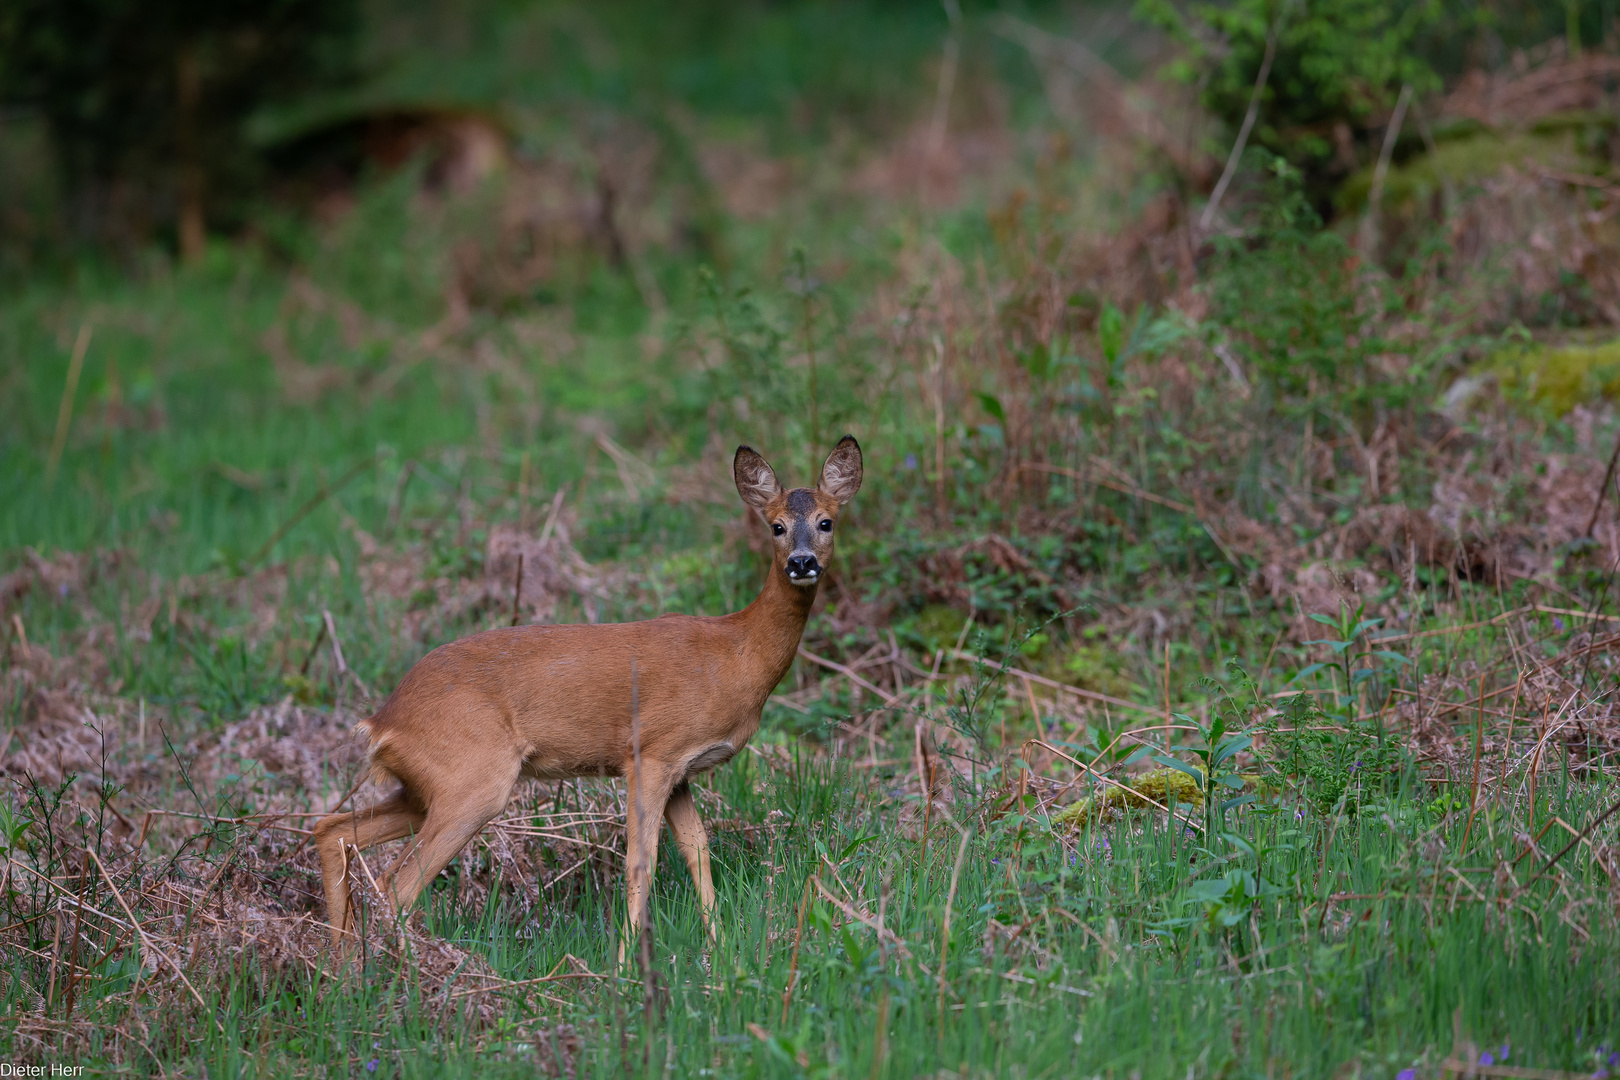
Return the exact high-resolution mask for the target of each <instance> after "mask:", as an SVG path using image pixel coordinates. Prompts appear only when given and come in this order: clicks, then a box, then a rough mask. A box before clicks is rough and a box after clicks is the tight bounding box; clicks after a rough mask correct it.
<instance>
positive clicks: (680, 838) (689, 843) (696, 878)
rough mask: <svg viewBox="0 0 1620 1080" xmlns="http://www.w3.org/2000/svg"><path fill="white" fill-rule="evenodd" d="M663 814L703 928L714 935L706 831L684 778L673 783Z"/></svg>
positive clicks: (690, 789)
mask: <svg viewBox="0 0 1620 1080" xmlns="http://www.w3.org/2000/svg"><path fill="white" fill-rule="evenodd" d="M664 818H665V820H667V821H668V822H669V831H670V832H672V833H674V834H675V846H676V847H677V848H679V849H680V852H681V855H682V857H683V858H685V859H686V868H687V869H688V870H690V871H692V885H693V887H694V888H696V889H697V893H698V904H699V907H700V910H701V912H702V914H703V928H704V929H705V930H707V931H708V932H709V937H710V938H711V939H712V938H713V937H714V879H713V878H712V877H711V876H710V872H709V834H708V833H706V832H704V830H703V819H702V818H701V817H699V816H698V809H697V803H696V802H695V801H693V799H692V788H691V786H690V785H688V784H687V783H686V782H685V781H684V780H683V781H681V783H679V784H677V785H675V790H674V791H673V792H672V793H671V794H670V796H669V802H668V803H667V804H665V806H664Z"/></svg>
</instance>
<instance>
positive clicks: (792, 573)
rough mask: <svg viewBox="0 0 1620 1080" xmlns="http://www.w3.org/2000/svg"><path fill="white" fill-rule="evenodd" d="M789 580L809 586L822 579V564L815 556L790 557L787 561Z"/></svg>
mask: <svg viewBox="0 0 1620 1080" xmlns="http://www.w3.org/2000/svg"><path fill="white" fill-rule="evenodd" d="M787 574H788V580H789V581H793V582H797V583H799V584H804V585H807V584H809V583H810V582H812V581H815V580H816V579H817V578H819V577H821V564H820V563H818V562H817V561H816V557H815V556H814V555H790V556H788V561H787Z"/></svg>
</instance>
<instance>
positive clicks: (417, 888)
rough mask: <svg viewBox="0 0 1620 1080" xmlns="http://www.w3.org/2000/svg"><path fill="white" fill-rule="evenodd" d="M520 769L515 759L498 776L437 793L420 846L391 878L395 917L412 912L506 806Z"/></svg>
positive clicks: (413, 846)
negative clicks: (412, 907)
mask: <svg viewBox="0 0 1620 1080" xmlns="http://www.w3.org/2000/svg"><path fill="white" fill-rule="evenodd" d="M519 764H520V762H518V761H515V760H514V761H513V763H512V765H511V767H510V768H508V769H496V770H492V772H493V773H494V775H486V776H484V777H480V778H477V779H468V780H465V782H464V783H462V784H460V785H456V786H453V787H452V786H448V785H447V786H446V788H445V790H442V791H439V792H435V797H434V799H433V801H432V802H431V803H430V804H429V805H428V812H427V820H426V821H425V822H424V823H423V825H422V831H421V832H420V833H418V834H417V836H416V843H415V844H414V845H412V847H411V848H410V850H409V851H407V852H406V853H405V855H404V856H403V857H402V858H401V859H400V860H399V862H398V863H397V864H396V867H395V868H394V869H393V870H392V872H391V873H390V874H389V880H390V884H389V885H388V886H387V888H388V889H389V891H390V893H391V894H392V897H393V901H394V910H395V912H397V913H403V912H405V911H407V910H408V909H409V908H410V906H411V905H412V904H413V903H415V902H416V898H417V897H418V896H420V895H421V893H422V890H423V889H425V888H427V886H428V883H429V882H431V881H432V880H433V879H434V878H435V877H437V876H438V874H439V871H440V870H443V869H444V868H445V867H446V866H448V865H450V860H451V859H453V858H455V857H456V855H457V854H458V853H460V851H461V849H462V848H464V847H466V846H467V841H469V840H471V839H472V838H473V837H475V836H477V835H478V833H479V832H480V831H481V830H482V829H483V827H484V826H485V825H488V824H489V823H490V822H491V821H493V820H494V818H495V815H496V814H499V813H500V812H501V810H503V809H504V808H505V807H506V802H507V800H508V799H510V798H511V797H512V787H513V785H514V784H516V783H517V774H518V765H519Z"/></svg>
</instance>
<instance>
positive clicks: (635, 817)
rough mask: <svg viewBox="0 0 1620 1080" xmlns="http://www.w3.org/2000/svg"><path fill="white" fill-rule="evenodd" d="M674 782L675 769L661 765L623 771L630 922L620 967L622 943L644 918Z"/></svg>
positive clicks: (629, 939) (628, 939)
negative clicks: (659, 840)
mask: <svg viewBox="0 0 1620 1080" xmlns="http://www.w3.org/2000/svg"><path fill="white" fill-rule="evenodd" d="M675 779H676V773H675V768H674V767H673V766H671V765H666V764H664V763H662V762H656V763H655V762H650V761H643V762H642V763H641V767H640V768H639V769H638V768H636V767H635V766H633V765H632V766H631V767H630V768H628V769H626V770H625V787H626V789H627V790H626V792H625V802H626V803H628V804H629V812H628V814H627V815H626V817H627V820H626V821H625V830H624V833H625V845H624V846H625V857H624V864H625V876H626V878H627V881H626V889H625V893H626V899H627V900H628V901H629V921H628V927H627V929H628V933H627V934H626V936H625V940H624V941H623V942H620V943H619V962H620V963H623V962H624V948H625V943H626V942H632V941H634V940H636V935H637V934H638V933H639V932H640V930H641V921H642V918H643V917H644V916H645V915H646V914H647V902H648V895H649V893H650V892H651V890H652V878H653V871H654V869H656V867H657V863H658V826H659V824H660V821H659V819H660V818H661V817H663V810H664V805H665V803H667V802H668V801H669V795H670V789H671V788H673V787H674V786H675Z"/></svg>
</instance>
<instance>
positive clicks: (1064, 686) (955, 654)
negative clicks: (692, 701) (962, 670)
mask: <svg viewBox="0 0 1620 1080" xmlns="http://www.w3.org/2000/svg"><path fill="white" fill-rule="evenodd" d="M800 651H801V652H802V651H803V650H800ZM948 655H949V656H950V658H951V659H952V660H969V661H973V662H975V663H982V664H983V665H984V666H985V667H987V668H992V669H994V670H996V671H1001V672H1005V673H1006V674H1008V675H1016V676H1018V677H1019V678H1020V679H1028V680H1029V681H1030V682H1033V683H1038V684H1040V685H1041V686H1050V687H1052V688H1053V689H1056V690H1062V691H1064V692H1065V693H1069V694H1073V695H1074V696H1075V697H1081V698H1085V699H1087V700H1088V701H1103V702H1107V703H1108V704H1110V705H1117V706H1119V707H1120V708H1122V709H1132V710H1134V711H1136V712H1140V713H1146V714H1147V715H1149V716H1155V717H1156V716H1158V715H1159V710H1158V708H1157V707H1155V706H1153V705H1143V704H1141V703H1140V702H1135V701H1126V700H1125V699H1124V698H1117V697H1110V696H1108V695H1107V694H1099V693H1097V692H1096V691H1095V690H1083V689H1081V688H1080V687H1078V686H1070V685H1069V684H1068V683H1061V682H1058V681H1057V680H1056V679H1048V678H1046V677H1045V676H1042V675H1036V674H1035V673H1033V672H1030V671H1024V670H1023V669H1021V668H1015V667H1010V666H1003V665H1002V664H998V663H997V662H996V661H994V660H991V659H990V658H989V657H985V656H979V655H977V654H975V653H970V652H963V651H962V650H961V649H952V650H951V651H950V653H949V654H948ZM1161 726H1162V725H1161Z"/></svg>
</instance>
